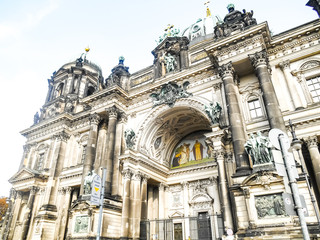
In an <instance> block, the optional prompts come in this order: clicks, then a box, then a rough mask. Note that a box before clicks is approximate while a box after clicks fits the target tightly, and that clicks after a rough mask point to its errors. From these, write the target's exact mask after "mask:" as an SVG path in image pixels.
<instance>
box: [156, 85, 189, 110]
mask: <svg viewBox="0 0 320 240" xmlns="http://www.w3.org/2000/svg"><path fill="white" fill-rule="evenodd" d="M188 85H189V82H188V81H186V82H184V83H183V84H182V87H181V86H179V85H178V84H176V83H170V82H169V83H167V84H164V85H162V87H161V90H160V92H159V93H152V94H150V97H152V98H153V107H155V106H158V105H161V104H168V105H169V107H173V105H174V104H175V102H176V100H177V99H179V98H187V97H189V96H192V93H188V92H187V87H188Z"/></svg>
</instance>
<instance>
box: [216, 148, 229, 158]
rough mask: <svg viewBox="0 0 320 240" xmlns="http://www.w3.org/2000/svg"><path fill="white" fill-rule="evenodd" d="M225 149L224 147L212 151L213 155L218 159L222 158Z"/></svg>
mask: <svg viewBox="0 0 320 240" xmlns="http://www.w3.org/2000/svg"><path fill="white" fill-rule="evenodd" d="M225 154H226V151H225V150H224V149H219V150H216V151H214V157H215V158H217V159H218V160H219V159H220V160H224V157H225Z"/></svg>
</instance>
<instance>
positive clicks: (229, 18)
mask: <svg viewBox="0 0 320 240" xmlns="http://www.w3.org/2000/svg"><path fill="white" fill-rule="evenodd" d="M227 9H228V14H227V15H226V16H225V17H224V19H223V22H222V21H218V23H217V25H216V26H215V28H214V33H215V38H216V39H219V38H221V37H228V36H230V35H231V33H232V32H233V31H236V30H244V29H245V28H246V27H249V26H252V25H256V24H257V21H256V19H255V18H253V17H252V16H253V11H250V12H247V11H246V10H245V9H244V10H243V12H240V11H238V10H235V6H234V4H232V3H231V4H229V5H228V6H227Z"/></svg>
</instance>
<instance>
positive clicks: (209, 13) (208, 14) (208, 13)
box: [204, 1, 211, 17]
mask: <svg viewBox="0 0 320 240" xmlns="http://www.w3.org/2000/svg"><path fill="white" fill-rule="evenodd" d="M209 3H210V1H206V2H205V3H204V5H205V6H207V17H211V12H210V9H209V6H208V5H209Z"/></svg>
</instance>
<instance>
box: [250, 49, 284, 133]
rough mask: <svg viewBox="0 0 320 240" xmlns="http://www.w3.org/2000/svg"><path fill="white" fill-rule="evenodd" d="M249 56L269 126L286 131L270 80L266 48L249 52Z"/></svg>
mask: <svg viewBox="0 0 320 240" xmlns="http://www.w3.org/2000/svg"><path fill="white" fill-rule="evenodd" d="M249 58H250V60H251V63H252V65H253V67H254V68H255V71H256V75H257V77H258V79H259V83H260V87H261V90H262V93H263V94H262V97H263V101H264V105H265V107H266V110H267V115H268V120H269V124H270V127H271V128H279V129H281V130H282V131H284V132H286V128H285V125H284V120H283V117H282V113H281V109H280V106H279V102H278V99H277V96H276V92H275V90H274V87H273V84H272V81H271V76H270V66H269V60H268V57H267V52H266V50H262V51H261V52H256V53H254V54H250V55H249Z"/></svg>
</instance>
